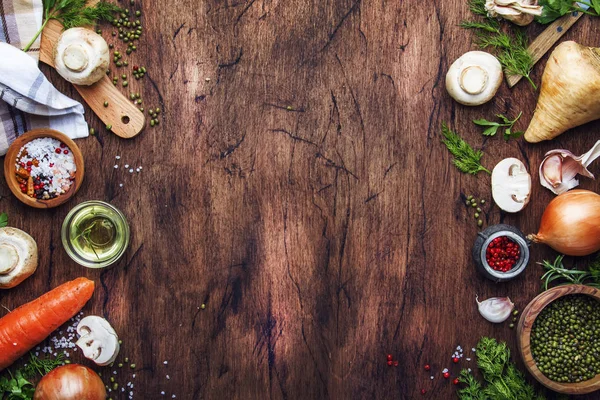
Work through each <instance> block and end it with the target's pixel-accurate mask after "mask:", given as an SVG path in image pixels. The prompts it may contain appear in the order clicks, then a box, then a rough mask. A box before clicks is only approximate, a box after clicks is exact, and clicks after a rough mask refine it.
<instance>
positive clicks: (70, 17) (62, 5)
mask: <svg viewBox="0 0 600 400" xmlns="http://www.w3.org/2000/svg"><path fill="white" fill-rule="evenodd" d="M85 3H86V0H58V1H57V0H42V4H43V7H44V22H43V24H42V27H41V28H40V29H39V31H37V32H36V34H35V35H34V36H33V38H32V39H31V41H30V42H29V43H27V45H25V47H24V48H23V51H27V50H29V49H30V48H31V45H33V43H34V42H35V41H36V39H37V38H38V37H39V36H40V34H41V33H42V31H43V30H44V28H45V27H46V24H47V23H48V21H50V20H51V19H55V20H57V21H59V22H60V23H61V24H62V25H63V26H64V27H65V29H69V28H73V27H76V26H84V25H93V24H94V23H96V22H97V21H108V22H112V20H113V18H114V14H115V13H120V12H122V11H123V10H122V9H121V8H120V7H119V6H117V5H115V4H112V3H108V2H106V1H105V0H100V1H99V2H98V3H96V4H95V5H94V6H91V7H86V5H85Z"/></svg>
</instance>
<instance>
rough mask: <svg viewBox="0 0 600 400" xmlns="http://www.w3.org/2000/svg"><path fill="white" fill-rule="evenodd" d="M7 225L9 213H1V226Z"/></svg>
mask: <svg viewBox="0 0 600 400" xmlns="http://www.w3.org/2000/svg"><path fill="white" fill-rule="evenodd" d="M6 225H8V214H7V213H5V212H3V213H2V214H0V228H4V227H5V226H6Z"/></svg>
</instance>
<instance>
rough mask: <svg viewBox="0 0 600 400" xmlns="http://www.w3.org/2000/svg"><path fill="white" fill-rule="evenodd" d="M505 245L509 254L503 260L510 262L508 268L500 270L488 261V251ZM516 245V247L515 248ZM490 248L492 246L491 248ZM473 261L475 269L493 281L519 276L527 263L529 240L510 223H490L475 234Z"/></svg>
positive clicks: (500, 268)
mask: <svg viewBox="0 0 600 400" xmlns="http://www.w3.org/2000/svg"><path fill="white" fill-rule="evenodd" d="M503 245H506V246H508V248H507V249H506V250H507V251H508V250H510V251H508V253H512V254H515V253H516V254H517V255H516V256H515V255H512V256H511V255H509V256H508V259H506V260H505V262H506V263H507V264H504V265H509V264H508V263H510V265H511V266H510V268H509V269H507V270H505V271H504V270H502V267H498V266H492V265H490V263H489V262H488V257H489V256H490V254H489V253H488V252H489V251H495V249H496V248H498V247H500V246H503ZM515 247H516V249H515ZM492 248H494V249H493V250H492ZM472 256H473V261H474V262H475V267H476V268H477V271H478V272H479V273H480V274H482V275H483V276H485V277H486V278H488V279H490V280H492V281H494V282H504V281H509V280H511V279H514V278H516V277H517V276H519V275H520V274H521V273H522V272H523V271H524V270H525V268H526V267H527V264H528V263H529V242H528V241H527V239H526V238H525V235H523V232H521V231H520V230H519V229H517V228H515V227H514V226H511V225H506V224H498V225H492V226H490V227H488V228H486V229H484V230H483V231H481V232H479V233H478V234H477V239H476V240H475V244H474V245H473V250H472Z"/></svg>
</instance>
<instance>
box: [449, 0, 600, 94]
mask: <svg viewBox="0 0 600 400" xmlns="http://www.w3.org/2000/svg"><path fill="white" fill-rule="evenodd" d="M594 1H598V2H600V0H594ZM469 9H470V10H471V12H472V13H473V14H475V15H476V16H479V17H482V18H480V20H478V21H463V22H461V23H460V26H461V27H462V28H465V29H472V30H475V32H476V38H475V43H476V44H477V45H478V46H479V47H480V48H482V49H488V48H490V49H493V50H494V52H495V53H496V58H498V61H500V64H501V65H502V68H503V69H504V72H506V73H507V74H509V75H521V76H523V77H524V78H525V79H527V80H528V81H529V83H531V86H533V88H534V89H537V86H536V85H535V83H534V82H533V80H532V79H531V76H530V75H531V70H532V69H533V65H534V64H535V63H534V62H533V57H532V56H531V53H530V52H529V50H528V49H527V36H526V35H525V33H524V31H523V30H521V29H519V28H515V27H513V26H512V25H511V26H509V27H508V28H506V29H509V31H508V32H507V31H506V30H503V29H502V26H501V25H500V23H499V22H498V21H497V20H496V19H494V18H491V17H490V16H489V15H488V13H487V11H486V10H485V0H470V1H469Z"/></svg>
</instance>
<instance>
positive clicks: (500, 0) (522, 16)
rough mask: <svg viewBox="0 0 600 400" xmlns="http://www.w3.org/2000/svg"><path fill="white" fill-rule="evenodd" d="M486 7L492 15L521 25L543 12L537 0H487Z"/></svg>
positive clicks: (531, 20) (528, 22)
mask: <svg viewBox="0 0 600 400" xmlns="http://www.w3.org/2000/svg"><path fill="white" fill-rule="evenodd" d="M485 9H486V11H487V12H488V15H489V16H490V17H492V18H494V17H501V18H504V19H506V20H508V21H511V22H512V23H514V24H516V25H519V26H525V25H529V24H530V23H531V22H533V19H534V17H535V16H540V15H542V12H543V8H542V6H540V5H538V4H537V1H536V0H487V2H486V4H485Z"/></svg>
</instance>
